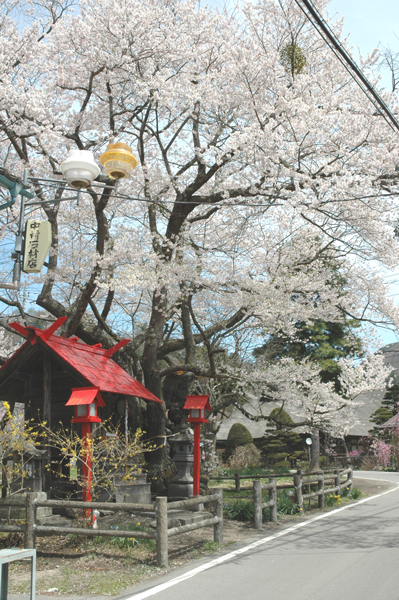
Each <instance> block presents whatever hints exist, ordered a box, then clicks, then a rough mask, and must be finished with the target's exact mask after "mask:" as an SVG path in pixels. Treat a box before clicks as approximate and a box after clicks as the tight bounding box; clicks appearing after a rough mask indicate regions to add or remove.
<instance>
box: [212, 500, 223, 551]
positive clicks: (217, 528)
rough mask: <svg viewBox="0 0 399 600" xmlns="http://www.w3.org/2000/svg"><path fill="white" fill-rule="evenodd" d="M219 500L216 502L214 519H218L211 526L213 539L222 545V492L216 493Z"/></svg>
mask: <svg viewBox="0 0 399 600" xmlns="http://www.w3.org/2000/svg"><path fill="white" fill-rule="evenodd" d="M218 495H219V498H218V500H217V501H216V510H215V517H217V518H218V519H219V521H218V522H217V523H215V525H214V526H213V539H214V541H215V542H217V543H218V544H223V491H222V490H220V491H218Z"/></svg>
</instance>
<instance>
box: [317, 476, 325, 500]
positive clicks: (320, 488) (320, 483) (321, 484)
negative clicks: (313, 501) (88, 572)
mask: <svg viewBox="0 0 399 600" xmlns="http://www.w3.org/2000/svg"><path fill="white" fill-rule="evenodd" d="M317 489H318V491H319V492H321V494H319V495H318V497H317V506H318V507H319V508H321V509H324V473H319V475H318V479H317Z"/></svg>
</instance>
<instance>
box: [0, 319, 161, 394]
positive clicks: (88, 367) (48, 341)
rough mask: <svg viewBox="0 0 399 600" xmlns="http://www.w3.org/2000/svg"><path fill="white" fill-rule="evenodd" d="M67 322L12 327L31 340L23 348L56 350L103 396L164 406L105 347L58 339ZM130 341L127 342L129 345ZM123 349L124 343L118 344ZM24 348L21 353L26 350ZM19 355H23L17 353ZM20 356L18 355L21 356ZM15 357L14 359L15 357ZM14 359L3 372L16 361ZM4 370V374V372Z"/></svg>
mask: <svg viewBox="0 0 399 600" xmlns="http://www.w3.org/2000/svg"><path fill="white" fill-rule="evenodd" d="M64 321H65V318H60V319H57V321H55V323H53V325H51V327H49V328H48V329H38V328H36V327H23V326H22V325H20V324H19V323H10V326H11V327H14V329H15V330H16V331H18V332H19V333H21V334H22V335H25V337H28V340H27V341H26V342H25V344H24V345H23V346H22V348H24V347H25V346H26V345H27V344H32V345H34V344H36V343H37V342H38V341H40V343H41V344H45V345H46V346H47V347H48V348H50V349H51V350H53V352H55V353H56V354H57V355H58V356H59V357H60V358H62V359H63V360H64V361H65V362H66V363H68V365H69V366H71V367H72V368H73V369H75V371H77V372H78V373H80V375H82V376H83V377H84V378H85V379H86V380H87V382H88V383H90V384H91V385H92V386H96V387H98V388H99V389H100V391H101V392H109V393H111V394H123V395H124V396H136V397H137V398H143V399H144V400H150V401H152V402H158V403H161V400H160V399H159V398H157V397H156V396H154V394H152V393H151V392H150V391H149V390H147V388H145V387H144V386H143V385H142V384H141V383H139V382H138V381H137V380H136V379H134V378H133V377H131V375H129V373H127V372H126V371H125V370H124V369H122V367H120V366H119V365H117V364H116V362H114V361H113V360H112V359H111V358H110V356H111V355H112V349H108V350H106V349H105V348H102V347H101V344H96V345H95V346H89V345H88V344H85V343H83V342H80V341H79V339H78V338H76V337H72V338H63V337H61V336H59V335H54V333H53V332H54V331H56V329H58V327H60V325H61V324H62V323H63V322H64ZM57 324H58V326H56V325H57ZM127 341H128V340H125V342H126V343H127ZM117 345H118V346H119V347H120V346H121V343H120V342H119V344H117ZM22 348H20V350H21V349H22ZM17 352H19V351H17ZM17 352H16V353H15V354H17ZM15 354H14V355H13V356H15ZM12 359H13V357H11V358H10V359H9V360H8V361H7V363H6V364H5V365H3V367H1V369H3V368H4V367H5V366H6V365H8V364H9V363H10V362H11V361H12ZM1 369H0V371H1Z"/></svg>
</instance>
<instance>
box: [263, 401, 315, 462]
mask: <svg viewBox="0 0 399 600" xmlns="http://www.w3.org/2000/svg"><path fill="white" fill-rule="evenodd" d="M270 416H271V417H276V418H277V419H278V421H279V424H277V423H276V422H275V421H269V422H268V426H267V428H266V431H265V436H264V438H263V439H262V442H261V453H262V458H263V462H264V463H265V466H267V467H270V468H272V469H273V468H276V469H284V468H285V469H290V468H292V467H295V466H296V461H297V460H303V459H305V458H306V452H305V450H304V443H303V441H302V439H301V436H300V435H299V434H298V433H296V432H295V431H294V430H293V429H292V428H290V427H284V425H281V424H280V423H287V424H288V423H293V420H292V419H291V417H290V415H289V414H288V413H287V412H286V411H285V410H283V409H281V408H275V409H274V410H272V412H271V413H270Z"/></svg>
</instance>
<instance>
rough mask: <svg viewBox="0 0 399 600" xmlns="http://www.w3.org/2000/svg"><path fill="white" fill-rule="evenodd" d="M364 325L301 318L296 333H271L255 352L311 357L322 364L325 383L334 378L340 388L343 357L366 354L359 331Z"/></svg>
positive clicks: (336, 386) (337, 387) (271, 357)
mask: <svg viewBox="0 0 399 600" xmlns="http://www.w3.org/2000/svg"><path fill="white" fill-rule="evenodd" d="M358 327H360V325H359V324H358V323H357V322H356V321H353V320H349V319H346V320H345V321H343V322H341V323H336V322H329V321H321V320H319V321H316V320H313V321H309V322H305V321H298V322H297V323H296V325H295V329H296V332H295V337H287V336H284V335H282V334H281V335H272V336H268V339H267V341H266V342H265V343H264V344H263V345H262V346H261V347H259V348H256V350H255V351H254V355H255V357H256V356H261V355H264V356H266V357H267V358H268V359H269V360H278V359H279V358H282V357H286V356H290V357H293V358H295V359H296V360H303V359H305V358H308V359H310V360H312V361H315V362H317V363H318V364H319V365H320V368H321V372H320V377H321V379H322V381H323V382H324V383H326V382H329V381H333V382H334V386H335V390H336V391H337V392H338V393H339V392H340V384H339V375H340V367H339V364H338V363H337V360H338V359H339V358H343V357H350V356H357V357H361V356H362V353H363V351H362V341H361V339H360V337H358V336H357V335H356V334H355V331H356V329H358Z"/></svg>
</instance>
